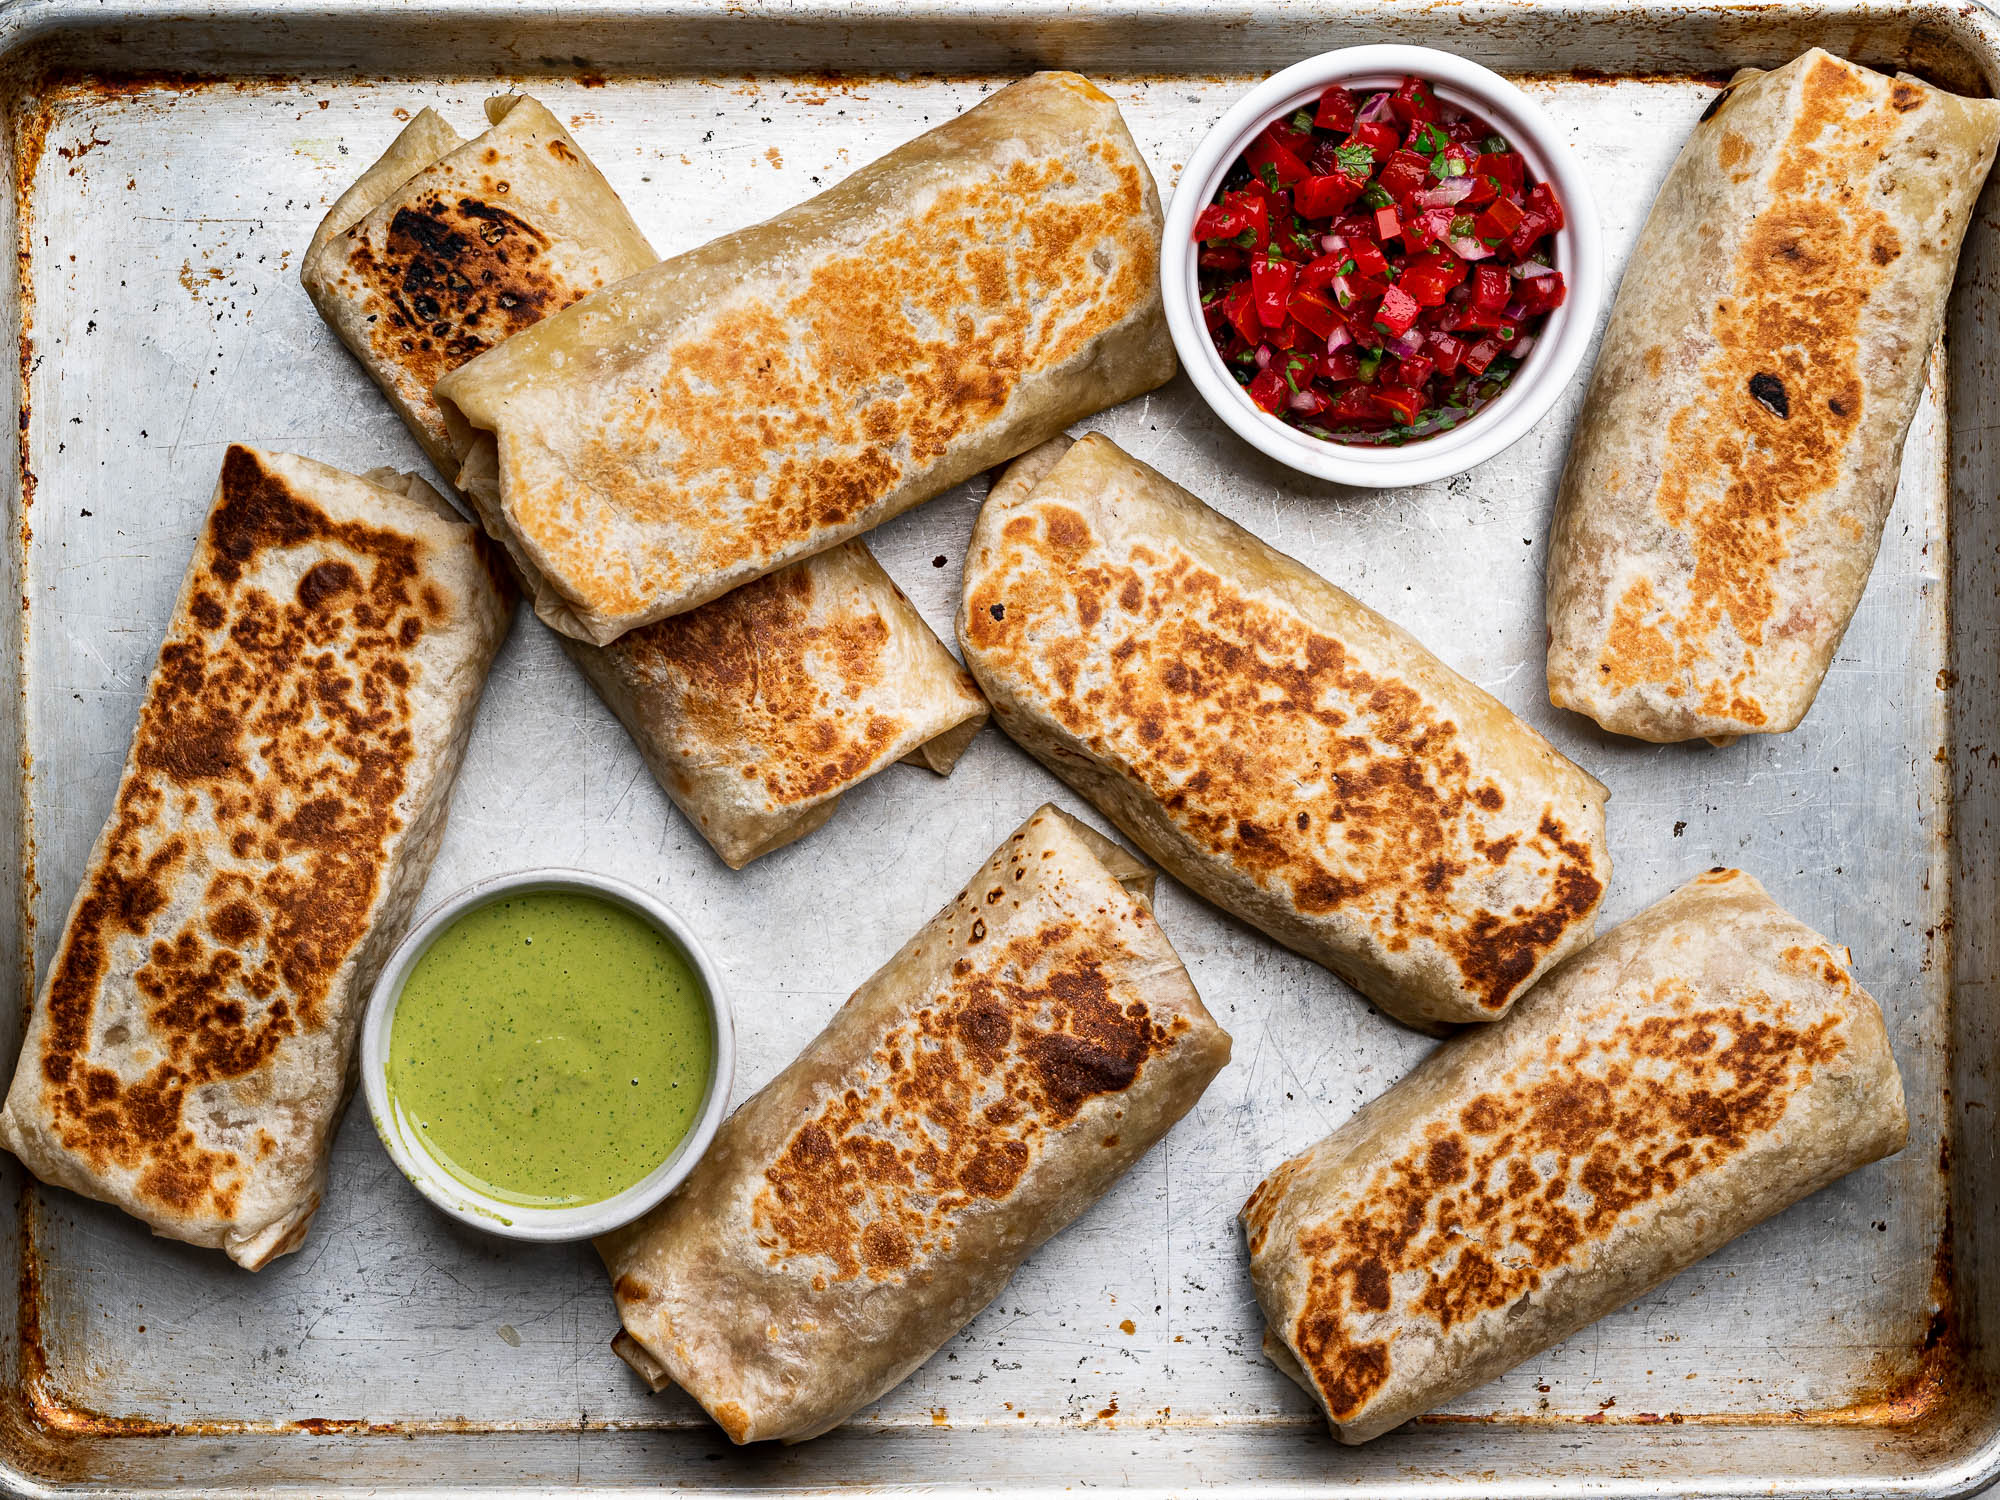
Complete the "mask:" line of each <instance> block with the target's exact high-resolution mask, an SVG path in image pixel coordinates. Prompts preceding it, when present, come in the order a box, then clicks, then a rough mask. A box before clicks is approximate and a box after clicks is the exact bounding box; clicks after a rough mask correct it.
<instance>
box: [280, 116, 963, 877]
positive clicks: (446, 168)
mask: <svg viewBox="0 0 2000 1500" xmlns="http://www.w3.org/2000/svg"><path fill="white" fill-rule="evenodd" d="M486 113H487V116H488V117H489V118H490V119H491V120H492V121H493V122H494V123H493V128H492V129H491V130H489V131H487V132H486V133H485V134H484V135H482V136H480V137H479V138H478V139H477V140H475V141H473V142H471V143H470V144H467V143H465V142H464V141H462V140H461V139H460V138H459V136H458V134H457V132H455V131H453V130H452V129H451V127H450V126H448V125H446V124H445V123H444V122H443V121H442V120H440V119H439V118H438V117H437V115H436V114H435V113H434V112H432V111H431V110H428V109H426V110H423V111H421V112H420V113H418V114H417V116H416V117H415V118H414V119H412V120H411V121H410V123H409V125H408V126H406V127H405V128H404V130H403V132H402V134H401V135H399V136H398V137H397V138H396V140H395V142H394V143H393V144H392V145H391V146H390V147H389V150H388V151H387V152H386V153H385V154H384V155H383V157H382V159H381V160H380V161H378V162H376V163H375V165H374V166H372V167H370V168H369V169H368V170H367V171H366V172H364V173H363V174H362V175H361V177H360V178H359V179H358V180H357V181H356V182H355V184H354V186H353V187H351V188H349V189H348V190H347V192H346V193H344V194H342V195H341V197H340V199H339V201H338V202H336V203H335V204H334V206H333V208H332V209H331V210H330V211H329V212H328V214H327V216H326V219H325V221H324V222H323V223H322V224H321V225H320V228H319V233H318V235H317V236H316V237H315V238H314V240H313V245H312V248H311V249H310V250H309V251H308V252H307V254H306V261H305V267H304V270H303V271H302V273H301V279H302V280H303V281H304V282H305V285H306V288H307V290H308V291H309V292H310V293H311V294H312V298H313V301H314V304H315V305H316V306H317V307H318V308H319V310H320V312H321V314H322V315H323V316H324V317H325V318H326V320H327V322H328V323H329V324H331V325H332V326H333V328H334V329H335V331H336V332H338V333H339V334H340V336H341V339H342V341H343V342H344V343H346V345H347V346H348V348H349V349H350V350H351V351H352V352H353V353H354V355H355V357H356V358H358V359H359V360H360V361H361V363H362V365H363V366H364V367H365V368H366V369H367V370H368V373H369V374H370V375H371V376H372V377H373V378H374V380H375V382H376V384H377V385H379V386H381V388H382V390H383V392H384V394H386V395H387V396H388V397H389V400H390V402H391V404H392V405H394V406H395V408H396V410H397V412H398V413H399V414H400V415H401V416H402V418H403V420H404V421H405V422H406V423H408V424H409V428H410V431H411V432H412V433H414V434H415V435H416V437H417V440H418V441H419V442H421V443H422V444H423V445H424V449H425V451H426V452H428V453H429V454H430V455H431V458H432V460H433V461H434V462H435V463H437V465H438V466H439V468H440V469H441V470H442V471H443V472H444V473H446V474H453V475H455V474H457V473H458V472H459V467H460V464H461V462H462V461H463V459H464V458H465V456H466V454H467V453H468V452H469V451H470V450H471V449H472V447H473V446H474V434H473V433H472V431H471V430H470V429H469V428H467V427H465V426H464V424H463V423H457V424H455V425H454V424H453V422H452V421H451V420H450V413H449V412H447V411H445V410H442V409H440V408H439V406H438V404H437V402H436V401H435V400H433V399H432V396H431V387H432V386H433V385H434V384H435V383H436V381H437V378H438V376H439V375H441V374H443V373H444V372H445V371H447V370H452V369H456V368H457V367H458V366H459V365H460V364H463V363H464V362H465V361H466V360H468V359H470V358H471V357H472V356H473V355H475V354H477V353H479V352H480V351H481V350H482V349H485V348H487V347H489V346H490V345H492V344H494V343H497V342H499V341H500V340H501V339H503V338H506V337H507V336H508V335H510V334H512V333H515V332H517V331H519V330H520V329H522V328H526V327H529V326H530V325H532V324H533V323H535V322H536V321H538V320H539V319H540V318H541V317H542V316H543V315H544V314H546V313H548V312H551V311H553V310H555V309H557V308H561V307H566V306H568V305H569V304H570V303H572V302H574V301H576V300H577V299H578V298H580V297H583V296H584V295H586V294H587V293H589V292H591V291H594V290H595V289H597V288H598V287H601V286H603V285H604V284H605V283H606V282H607V281H616V280H620V279H622V278H623V277H625V276H628V275H630V274H631V273H632V272H634V271H637V270H640V269H642V268H643V267H646V266H649V265H651V264H653V262H654V260H655V259H656V257H655V256H654V254H653V252H652V249H651V247H650V246H648V245H647V243H646V241H645V239H644V238H643V237H642V236H641V235H640V233H639V231H638V230H637V228H635V227H634V225H633V223H632V220H631V218H630V217H629V216H628V215H627V214H626V212H625V207H624V205H623V204H622V203H621V202H620V201H619V199H618V197H617V195H616V194H615V193H614V192H613V191H612V190H611V187H610V185H609V184H608V183H606V182H605V180H604V178H603V177H602V176H600V175H599V173H598V171H597V169H596V168H595V167H593V166H592V165H591V164H590V161H589V159H588V158H587V157H585V156H584V154H583V150H582V148H581V147H579V146H578V145H577V144H576V142H575V141H573V140H571V139H570V137H569V135H568V134H567V133H565V132H564V130H563V128H562V126H561V125H559V124H558V123H557V122H556V120H555V117H554V116H553V115H551V114H550V113H549V112H548V111H547V110H546V109H544V108H543V107H542V106H541V105H540V104H539V103H537V102H536V101H535V100H533V99H529V98H525V97H523V96H520V95H506V96H502V97H500V98H496V99H491V100H488V101H487V105H486ZM495 226H497V227H495ZM475 231H477V232H475ZM419 308H421V309H422V312H423V316H424V318H425V319H426V320H427V321H424V322H422V323H421V326H419V325H418V324H416V323H413V322H412V321H411V319H412V318H413V317H414V316H415V314H416V310H417V309H419ZM565 645H566V647H567V648H568V649H569V654H570V656H571V657H572V658H574V659H575V661H576V663H577V665H578V666H579V667H580V668H582V670H583V675H584V676H585V678H587V679H588V680H589V682H590V683H591V685H592V686H593V687H594V688H596V690H597V692H598V695H599V696H600V697H601V698H603V700H604V701H605V703H606V704H607V705H609V706H610V708H611V710H612V711H613V712H614V713H615V714H616V715H617V716H618V719H619V722H621V723H622V724H623V725H624V726H625V728H626V730H627V731H628V732H629V733H630V734H631V736H632V738H633V740H634V741H635V742H636V743H637V745H638V747H639V752H640V754H641V755H642V756H643V757H644V758H645V761H646V764H647V767H648V768H649V769H650V770H651V771H652V772H653V775H654V777H655V778H656V779H657V780H658V781H659V783H660V786H661V788H662V790H664V791H665V792H666V794H667V796H668V797H669V798H670V799H671V800H672V801H673V803H674V805H675V806H676V807H678V808H680V810H681V811H682V812H683V813H685V814H686V815H687V817H688V819H689V820H690V821H691V822H692V823H693V824H694V825H695V827H696V828H697V829H699V830H700V832H701V834H702V836H703V837H704V838H706V839H707V840H708V841H709V842H710V843H711V844H713V845H714V846H715V848H716V851H717V852H718V853H719V854H720V855H721V856H722V858H723V859H724V860H725V861H727V862H728V864H729V865H730V867H731V868H741V867H742V866H743V865H744V864H746V863H748V862H749V861H750V860H753V859H755V858H757V857H758V856H759V855H762V854H768V853H770V852H771V851H772V850H773V849H777V848H780V847H782V846H783V845H785V844H788V843H790V842H791V841H792V840H794V839H797V838H800V837H803V836H804V835H805V834H808V833H810V832H812V830H813V829H815V828H817V827H818V826H819V825H820V824H821V823H824V822H825V821H826V820H827V819H828V818H829V817H831V816H832V815H833V811H834V809H835V808H836V807H837V806H838V805H839V802H840V795H841V793H842V792H844V791H846V790H848V789H849V788H851V787H854V786H856V785H858V784H860V783H861V782H863V781H866V780H867V779H868V778H869V777H870V776H873V775H874V774H875V773H876V772H877V771H879V770H881V769H882V768H883V767H884V766H886V765H888V764H889V763H890V762H891V761H893V760H897V759H906V760H911V761H914V762H916V763H918V764H921V765H926V766H928V767H930V769H932V770H934V771H936V772H937V773H938V774H939V775H944V774H947V773H948V772H949V771H950V770H951V768H952V766H953V764H954V763H955V762H956V761H957V759H958V756H959V754H960V752H961V751H963V750H964V748H965V746H966V745H967V744H969V743H970V742H971V740H972V737H973V736H974V735H975V734H977V733H978V731H979V728H980V726H981V725H982V724H984V723H985V721H986V704H985V700H984V699H982V698H981V697H980V696H979V694H978V691H977V690H976V689H975V688H974V687H973V686H972V682H971V679H970V678H969V677H968V676H967V675H966V674H965V672H964V670H963V669H962V668H961V667H960V666H959V665H958V663H957V662H956V661H955V660H953V659H952V656H951V653H950V652H949V651H947V650H945V648H944V645H943V643H942V642H940V641H939V640H938V638H937V636H936V634H935V633H934V632H933V631H932V630H931V628H930V626H929V625H927V624H925V623H924V620H923V617H922V616H921V615H919V614H918V613H917V612H916V610H915V608H914V607H913V606H912V605H911V604H910V602H909V600H907V599H906V598H904V597H903V595H902V593H901V591H899V590H898V589H897V588H896V585H895V584H894V583H893V582H892V581H891V580H890V578H889V575H888V574H887V573H885V572H883V571H882V568H881V566H880V565H879V564H878V563H877V562H876V561H875V559H874V558H873V557H872V556H870V555H869V553H868V552H867V551H866V550H865V549H864V548H863V546H862V544H861V543H859V542H853V543H850V544H848V545H847V546H846V547H845V548H844V549H843V550H842V551H841V552H840V554H839V555H834V554H831V553H829V554H826V555H824V556H823V557H819V558H811V559H807V560H806V561H804V562H801V563H798V564H795V565H793V567H792V568H789V569H785V570H781V571H780V572H779V573H777V574H773V575H770V576H769V577H768V578H766V579H765V580H763V582H762V584H761V586H760V587H759V588H756V589H747V588H746V589H741V590H737V591H735V592H733V593H731V594H728V595H726V596H724V597H723V598H721V599H718V600H715V601H714V602H713V603H711V604H709V605H707V606H705V607H704V608H703V609H702V610H701V611H699V612H697V613H696V614H694V615H691V616H689V618H688V619H687V620H686V621H685V622H683V624H682V625H681V627H680V628H677V629H675V628H668V627H665V626H662V627H661V628H659V629H658V630H655V631H653V632H651V633H650V634H648V633H644V632H634V633H632V634H630V635H628V636H627V637H626V638H624V639H623V640H620V641H618V642H617V643H615V644H614V646H613V647H611V648H608V649H600V648H598V647H595V646H589V645H585V644H582V643H579V642H574V641H569V640H567V639H565Z"/></svg>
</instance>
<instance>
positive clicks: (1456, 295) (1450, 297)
mask: <svg viewBox="0 0 2000 1500" xmlns="http://www.w3.org/2000/svg"><path fill="white" fill-rule="evenodd" d="M1444 300H1445V301H1447V302H1456V303H1458V304H1459V305H1460V306H1463V305H1464V304H1466V303H1467V302H1470V301H1471V300H1472V288H1471V287H1469V286H1467V285H1466V284H1465V283H1464V282H1462V281H1461V282H1460V283H1459V284H1458V285H1457V286H1455V287H1453V288H1452V289H1451V290H1450V291H1448V292H1446V293H1445V294H1444Z"/></svg>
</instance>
